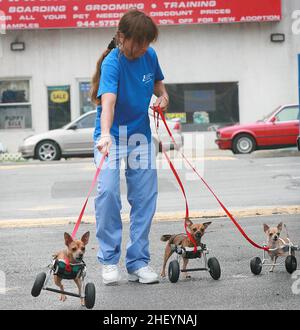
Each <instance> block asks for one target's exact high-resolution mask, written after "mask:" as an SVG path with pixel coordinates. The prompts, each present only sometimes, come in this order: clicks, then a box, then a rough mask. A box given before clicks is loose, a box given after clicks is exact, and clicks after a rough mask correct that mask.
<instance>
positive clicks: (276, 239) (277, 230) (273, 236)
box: [264, 222, 295, 272]
mask: <svg viewBox="0 0 300 330" xmlns="http://www.w3.org/2000/svg"><path fill="white" fill-rule="evenodd" d="M282 225H283V224H282V222H280V223H279V224H278V226H277V227H269V226H268V225H266V224H264V232H265V233H266V235H267V242H268V243H267V246H268V248H270V249H277V250H275V251H268V254H269V256H270V258H271V260H272V262H273V265H272V267H271V269H270V272H273V271H274V268H275V266H276V260H277V258H278V257H280V256H286V255H287V252H286V251H285V250H284V249H283V248H281V247H282V246H283V245H284V244H286V243H288V242H289V241H288V239H287V238H288V237H287V238H280V234H281V231H282ZM294 254H295V253H294V251H293V252H292V255H294Z"/></svg>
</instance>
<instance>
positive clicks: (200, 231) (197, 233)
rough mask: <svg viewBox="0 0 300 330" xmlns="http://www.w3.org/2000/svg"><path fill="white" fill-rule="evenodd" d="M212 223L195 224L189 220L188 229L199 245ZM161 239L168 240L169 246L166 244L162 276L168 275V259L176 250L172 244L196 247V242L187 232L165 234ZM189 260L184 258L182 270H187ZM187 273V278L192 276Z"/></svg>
mask: <svg viewBox="0 0 300 330" xmlns="http://www.w3.org/2000/svg"><path fill="white" fill-rule="evenodd" d="M210 224H211V222H205V223H201V224H193V222H192V221H191V220H190V219H188V220H187V226H188V229H189V231H190V233H191V235H192V237H193V238H194V240H195V241H196V244H197V246H200V245H201V238H202V236H203V235H204V232H205V230H206V228H207V227H208V226H209V225H210ZM160 240H161V241H162V242H168V243H167V246H166V250H165V256H164V263H163V268H162V271H161V274H160V275H161V277H165V276H166V265H167V261H168V260H169V258H170V257H171V255H172V254H173V252H174V251H172V248H171V244H175V245H177V246H178V245H180V246H182V247H194V244H193V242H191V241H190V239H189V238H188V236H187V235H186V234H177V235H163V236H162V237H161V239H160ZM188 262H189V259H187V258H183V268H182V270H186V267H187V264H188ZM185 274H186V275H185V277H186V278H190V277H191V276H189V275H188V274H187V273H185Z"/></svg>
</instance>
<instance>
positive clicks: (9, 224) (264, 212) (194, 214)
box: [0, 205, 300, 228]
mask: <svg viewBox="0 0 300 330" xmlns="http://www.w3.org/2000/svg"><path fill="white" fill-rule="evenodd" d="M231 213H232V214H233V216H234V217H236V218H245V217H257V216H272V215H295V214H299V215H300V206H296V205H291V206H278V207H262V208H249V209H233V210H231ZM226 217H227V215H225V213H224V212H223V211H220V210H209V211H191V212H190V218H191V219H208V218H214V219H216V218H226ZM129 219H130V215H129V213H126V214H123V215H122V222H123V223H129ZM183 220H184V212H157V213H156V214H155V216H154V218H153V223H159V222H172V221H183ZM75 223H76V220H74V218H73V217H63V218H62V217H56V218H37V219H12V220H0V228H32V227H48V226H60V225H61V226H63V225H70V224H75ZM94 223H95V217H94V216H91V215H88V216H85V217H84V220H83V221H82V224H94Z"/></svg>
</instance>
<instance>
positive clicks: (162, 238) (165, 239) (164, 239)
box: [160, 235, 173, 242]
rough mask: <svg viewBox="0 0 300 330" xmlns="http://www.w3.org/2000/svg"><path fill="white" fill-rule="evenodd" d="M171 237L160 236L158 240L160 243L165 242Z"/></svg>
mask: <svg viewBox="0 0 300 330" xmlns="http://www.w3.org/2000/svg"><path fill="white" fill-rule="evenodd" d="M172 236H173V235H162V237H161V238H160V240H161V241H162V242H167V241H168V240H169V239H170V238H171V237H172Z"/></svg>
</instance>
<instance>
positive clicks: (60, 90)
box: [48, 86, 71, 130]
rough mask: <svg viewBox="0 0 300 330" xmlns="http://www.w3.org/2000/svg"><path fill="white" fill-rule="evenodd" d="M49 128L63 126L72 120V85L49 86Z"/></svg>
mask: <svg viewBox="0 0 300 330" xmlns="http://www.w3.org/2000/svg"><path fill="white" fill-rule="evenodd" d="M48 116H49V129H50V130H52V129H56V128H61V127H63V126H64V125H66V124H68V123H69V122H70V120H71V96H70V86H49V87H48Z"/></svg>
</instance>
